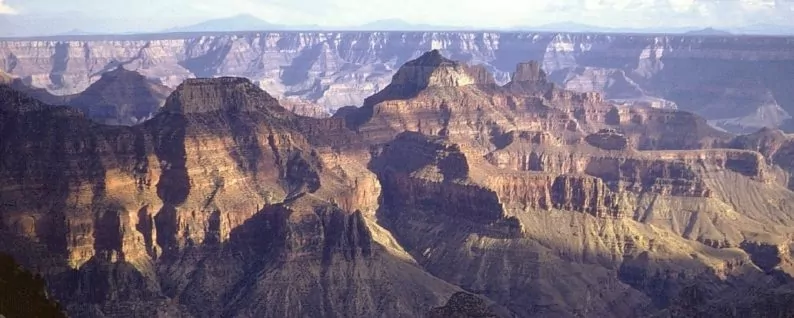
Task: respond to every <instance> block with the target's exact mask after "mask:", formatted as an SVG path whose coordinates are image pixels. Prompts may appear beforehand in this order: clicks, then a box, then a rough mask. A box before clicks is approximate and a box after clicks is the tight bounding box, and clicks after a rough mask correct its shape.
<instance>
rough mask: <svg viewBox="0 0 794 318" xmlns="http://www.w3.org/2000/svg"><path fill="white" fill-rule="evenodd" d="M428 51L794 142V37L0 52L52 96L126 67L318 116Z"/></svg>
mask: <svg viewBox="0 0 794 318" xmlns="http://www.w3.org/2000/svg"><path fill="white" fill-rule="evenodd" d="M431 49H439V50H440V51H441V52H442V53H443V54H444V55H445V56H448V57H450V58H452V59H455V60H460V61H463V62H467V63H471V64H479V65H483V66H485V67H486V69H488V70H489V72H491V73H492V74H494V77H495V81H496V82H497V83H500V84H504V83H506V82H507V81H509V80H510V72H512V71H513V67H514V66H515V65H516V64H517V63H519V62H524V61H530V60H534V61H539V62H540V65H541V67H542V69H543V70H544V71H545V72H546V73H547V74H549V79H551V80H552V81H553V82H555V83H557V84H558V85H561V86H562V87H564V88H567V89H570V90H574V91H579V92H586V91H598V92H601V93H603V94H604V96H605V98H607V99H611V100H615V101H620V102H623V103H626V104H641V105H651V106H655V107H663V108H673V109H681V110H686V111H691V112H695V113H697V114H699V115H701V116H704V117H705V118H706V119H708V120H709V122H710V123H711V124H712V125H713V126H715V127H719V128H721V129H725V130H728V131H731V132H736V133H750V132H755V131H756V130H758V129H760V128H762V127H770V128H778V127H780V128H782V129H784V130H787V131H792V130H794V121H793V120H792V119H791V114H792V113H794V96H793V95H792V93H791V90H790V89H789V88H790V87H791V85H792V79H791V76H789V74H791V73H792V72H794V69H792V63H791V61H792V59H794V53H792V52H794V42H792V39H791V38H789V37H774V36H741V35H725V36H712V35H658V34H650V35H643V34H626V35H620V34H598V33H593V34H585V33H577V34H566V33H531V32H501V33H500V32H353V31H347V32H320V31H313V32H297V31H279V32H264V31H263V32H236V33H205V34H201V33H172V34H145V35H117V36H62V37H43V38H29V39H2V40H0V69H3V70H5V71H6V72H7V73H10V74H11V75H13V76H16V77H18V78H20V79H21V80H22V81H24V82H25V83H26V84H27V85H29V86H33V87H38V88H45V89H47V90H49V91H50V92H51V93H54V94H56V95H69V94H76V93H79V92H81V91H83V90H85V89H86V88H87V87H88V86H89V85H90V84H91V83H93V82H95V81H97V80H98V79H99V78H100V75H101V74H102V73H103V72H104V71H107V70H108V69H112V68H114V67H116V65H119V64H122V65H124V67H125V68H127V69H129V70H134V71H137V72H139V73H141V74H143V75H144V76H146V77H147V78H150V79H154V80H156V81H158V82H159V83H161V84H163V85H165V86H168V87H171V88H172V89H173V88H175V87H176V86H177V85H179V84H180V83H181V82H182V81H183V80H184V79H186V78H191V77H214V76H241V77H247V78H250V79H252V80H253V81H254V82H255V83H256V84H257V85H258V86H259V87H261V88H263V89H264V90H266V91H268V92H269V93H271V94H273V95H274V96H275V97H277V98H278V99H280V100H281V101H282V102H283V103H285V104H287V105H289V104H297V105H298V106H299V107H300V108H304V109H306V110H305V113H306V114H314V115H318V116H319V115H322V114H323V109H324V110H325V111H330V112H333V111H335V110H336V109H338V108H341V107H344V106H361V104H362V103H363V101H364V99H365V98H366V97H368V96H370V95H372V94H374V93H376V92H377V91H379V90H381V89H382V88H384V87H385V86H386V85H388V84H389V82H390V80H391V76H392V75H393V74H394V73H395V72H396V70H397V69H398V68H399V67H400V66H401V65H402V64H404V63H405V62H407V61H409V60H411V59H414V58H416V57H418V56H419V55H420V54H422V52H425V51H428V50H431ZM307 104H308V105H307ZM312 105H317V106H319V107H312Z"/></svg>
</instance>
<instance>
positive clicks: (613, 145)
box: [585, 129, 629, 150]
mask: <svg viewBox="0 0 794 318" xmlns="http://www.w3.org/2000/svg"><path fill="white" fill-rule="evenodd" d="M585 140H586V141H587V143H589V144H590V145H592V146H594V147H598V148H601V149H604V150H626V148H627V147H628V145H629V141H628V139H626V136H624V135H623V134H621V133H620V132H618V131H616V130H613V129H602V130H599V131H598V132H597V133H595V134H590V135H587V137H585Z"/></svg>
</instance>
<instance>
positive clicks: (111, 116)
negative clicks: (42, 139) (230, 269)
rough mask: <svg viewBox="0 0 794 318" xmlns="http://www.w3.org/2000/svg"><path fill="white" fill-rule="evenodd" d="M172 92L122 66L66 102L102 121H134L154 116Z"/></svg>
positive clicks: (104, 75) (132, 123)
mask: <svg viewBox="0 0 794 318" xmlns="http://www.w3.org/2000/svg"><path fill="white" fill-rule="evenodd" d="M170 93H171V89H170V88H168V87H166V86H163V85H160V84H158V83H155V82H153V81H152V80H150V79H147V78H145V77H143V76H142V75H140V74H138V73H136V72H133V71H128V70H126V69H124V67H122V66H119V67H117V68H116V69H115V70H112V71H109V72H106V73H103V74H102V75H101V76H100V78H99V80H97V81H96V82H94V83H93V84H91V86H89V87H88V88H86V90H85V91H83V92H80V93H79V94H77V95H75V96H71V97H69V99H68V101H67V102H66V103H67V104H69V105H71V106H73V107H75V108H77V109H80V110H82V111H83V112H84V113H86V115H87V116H88V117H89V118H91V119H93V120H95V121H97V122H99V123H104V124H108V125H134V124H137V123H140V122H143V121H145V120H147V119H149V118H151V117H152V116H154V114H155V113H157V111H158V110H159V109H160V107H161V106H163V104H164V103H165V99H166V98H167V97H168V95H169V94H170ZM45 101H46V100H45Z"/></svg>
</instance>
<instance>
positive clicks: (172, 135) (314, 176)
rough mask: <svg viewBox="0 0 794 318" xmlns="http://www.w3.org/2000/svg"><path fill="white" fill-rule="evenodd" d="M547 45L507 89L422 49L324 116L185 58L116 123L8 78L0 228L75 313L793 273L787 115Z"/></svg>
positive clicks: (554, 289)
mask: <svg viewBox="0 0 794 318" xmlns="http://www.w3.org/2000/svg"><path fill="white" fill-rule="evenodd" d="M322 48H323V50H326V49H327V46H323V47H322ZM759 54H760V53H759ZM540 65H541V64H539V63H532V62H527V63H522V64H520V65H518V66H517V67H516V69H515V70H516V71H515V72H514V73H513V75H512V77H511V80H510V81H509V82H507V83H506V84H504V85H501V86H500V85H499V84H498V83H497V81H496V80H494V79H491V77H489V75H488V72H487V71H486V69H485V68H483V67H477V66H468V65H466V64H464V63H462V62H459V61H454V60H451V59H449V58H447V57H444V56H443V54H442V52H441V51H431V52H427V53H425V54H423V55H421V56H420V58H418V59H416V60H414V61H411V62H409V63H407V64H406V67H405V68H404V69H401V70H398V71H396V72H394V75H393V79H394V82H393V83H391V84H389V85H388V86H384V87H383V89H382V90H380V91H379V92H378V93H377V94H375V95H373V96H372V97H370V98H368V99H366V102H365V105H364V106H363V107H361V108H347V109H345V110H344V111H341V112H339V113H337V114H336V115H335V116H334V117H333V118H327V119H315V118H306V117H301V116H297V115H295V114H293V113H292V112H290V111H289V110H287V109H286V108H284V107H282V106H281V105H280V103H279V102H278V100H277V98H275V97H273V96H271V95H270V94H268V93H266V92H264V91H262V90H261V89H260V88H259V87H258V85H257V84H256V83H253V82H251V81H250V80H246V79H243V78H235V77H219V78H213V79H206V78H202V79H190V80H187V81H184V82H183V83H182V84H180V85H179V86H178V87H177V88H176V89H175V91H174V92H173V93H172V94H171V95H169V97H168V98H167V99H166V102H165V105H164V106H163V107H161V108H160V110H159V112H158V113H157V114H156V115H155V116H154V117H153V118H152V119H151V120H148V121H146V122H144V123H142V124H138V125H134V126H130V127H124V126H107V125H101V124H97V123H94V122H92V121H91V120H89V118H88V117H87V116H86V115H85V114H84V113H82V112H79V111H76V110H74V109H72V108H69V107H54V106H50V105H47V104H44V103H42V102H41V101H38V100H35V99H32V98H30V97H28V96H26V95H25V94H22V93H20V92H18V91H15V90H14V89H12V88H10V87H8V86H0V132H2V133H3V136H4V137H7V138H3V139H0V150H2V161H0V184H2V187H0V202H2V204H3V205H2V210H0V220H1V221H2V223H0V224H2V226H0V239H2V242H3V243H4V244H2V245H0V248H2V249H3V250H4V251H6V252H9V253H11V254H13V255H15V256H16V257H18V258H19V259H20V262H22V263H24V264H25V265H26V266H28V267H30V268H32V269H34V270H36V271H37V272H41V273H43V274H44V275H45V277H46V279H47V281H48V287H49V288H50V290H51V291H52V292H53V295H54V296H55V297H56V298H57V299H58V300H59V301H61V302H62V303H64V304H65V306H66V307H67V309H68V311H69V313H70V314H71V315H75V316H84V315H85V316H120V315H124V314H130V313H132V314H134V315H141V316H168V317H174V316H266V317H283V316H312V317H339V316H383V315H386V316H391V315H395V316H411V317H413V316H422V315H425V314H428V313H429V314H431V315H436V316H437V315H441V316H443V315H459V314H470V315H491V314H495V315H499V316H513V315H518V316H522V317H548V316H560V317H571V316H599V317H628V316H646V315H652V314H657V313H661V312H663V311H664V310H674V309H676V308H677V307H675V306H677V304H678V303H677V301H679V300H680V299H681V297H679V296H681V295H683V296H686V295H685V293H686V290H687V289H686V287H687V286H690V285H694V286H698V287H699V288H704V289H705V290H706V292H708V293H709V294H710V295H715V297H718V298H719V299H720V300H722V301H728V300H729V299H731V298H730V295H731V292H736V293H738V292H745V291H751V290H754V289H756V288H771V287H773V288H781V289H785V288H787V287H786V286H788V285H787V284H790V283H791V281H792V279H791V276H789V275H792V274H794V266H793V265H792V264H794V262H792V259H794V257H793V256H792V255H791V246H792V237H791V233H792V231H793V230H792V228H793V227H794V215H792V213H791V211H794V205H792V204H794V203H792V202H794V192H792V187H791V181H790V180H792V178H791V175H792V170H791V165H790V164H789V163H790V162H792V161H791V160H788V159H790V157H791V156H790V154H791V153H792V152H791V151H789V150H791V149H794V148H792V147H791V142H790V141H791V138H790V136H788V135H786V134H783V133H781V132H779V131H773V130H763V131H760V132H758V133H756V134H753V135H747V136H741V137H734V136H731V135H728V134H724V133H721V132H720V131H718V130H715V129H713V128H711V127H710V126H709V125H708V124H707V123H706V121H705V120H704V119H702V118H701V117H699V116H697V115H694V114H691V113H685V112H680V111H674V110H664V109H656V108H651V107H632V108H627V107H623V106H615V105H613V104H612V103H611V102H609V101H608V100H606V99H604V97H603V95H601V94H598V93H580V92H574V91H570V90H566V89H563V88H561V87H560V86H559V85H556V84H553V83H550V82H549V80H548V76H547V75H546V73H545V71H543V70H542V68H541V67H540ZM497 78H498V76H497ZM6 242H9V243H8V244H6ZM462 290H465V291H467V292H469V293H474V294H479V295H478V296H476V297H468V296H467V295H465V294H458V292H460V291H462ZM684 298H685V297H684ZM447 300H449V301H447ZM479 300H482V301H479ZM444 303H446V305H444ZM695 307H697V308H694V309H692V308H689V309H692V310H703V309H704V308H708V307H707V306H706V305H705V304H700V305H697V306H695ZM782 309H784V310H785V308H782Z"/></svg>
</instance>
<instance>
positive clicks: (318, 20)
mask: <svg viewBox="0 0 794 318" xmlns="http://www.w3.org/2000/svg"><path fill="white" fill-rule="evenodd" d="M243 13H245V14H251V15H254V16H256V17H258V18H261V19H263V20H265V21H268V22H271V23H276V24H287V25H311V24H316V25H323V26H335V27H338V26H350V25H360V24H364V23H367V22H372V21H374V20H380V19H394V18H398V19H402V20H405V21H407V22H410V23H417V24H419V23H422V24H433V25H444V26H473V27H482V28H506V27H515V26H537V25H543V24H549V23H558V22H568V21H573V22H576V23H580V24H588V25H596V26H602V27H624V28H653V27H660V26H665V27H716V28H729V27H737V26H744V25H751V24H759V23H763V24H779V25H789V26H790V25H794V0H523V1H519V0H432V1H431V0H69V1H65V0H0V23H1V22H2V21H3V20H2V19H6V21H12V22H13V23H12V26H11V27H7V26H5V25H3V24H0V27H4V28H18V29H25V28H27V29H30V28H32V27H34V26H31V25H35V27H38V28H44V29H47V28H58V29H63V31H66V30H71V29H82V30H86V31H100V30H101V31H105V32H141V31H157V30H162V29H167V28H171V27H176V26H185V25H189V24H193V23H197V22H201V21H204V20H208V19H214V18H222V17H227V16H233V15H236V14H243ZM9 23H11V22H9Z"/></svg>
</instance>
